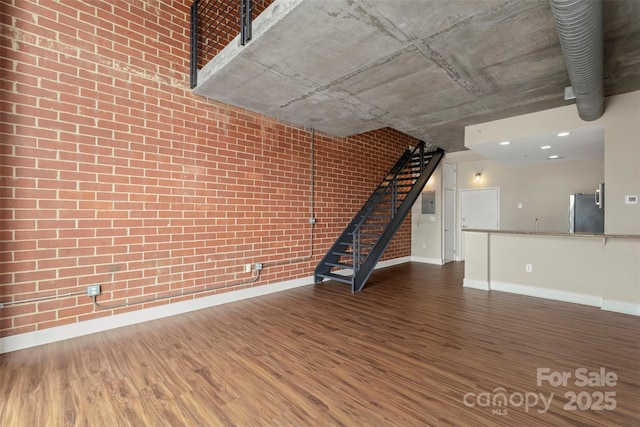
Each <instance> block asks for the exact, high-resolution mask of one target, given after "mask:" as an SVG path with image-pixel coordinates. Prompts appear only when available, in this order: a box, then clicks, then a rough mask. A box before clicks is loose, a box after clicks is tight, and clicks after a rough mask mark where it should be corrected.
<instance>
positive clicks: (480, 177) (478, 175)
mask: <svg viewBox="0 0 640 427" xmlns="http://www.w3.org/2000/svg"><path fill="white" fill-rule="evenodd" d="M481 179H482V172H478V173H477V174H476V182H480V180H481Z"/></svg>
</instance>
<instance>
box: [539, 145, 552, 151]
mask: <svg viewBox="0 0 640 427" xmlns="http://www.w3.org/2000/svg"><path fill="white" fill-rule="evenodd" d="M549 148H551V146H550V145H543V146H542V147H540V149H541V150H548V149H549Z"/></svg>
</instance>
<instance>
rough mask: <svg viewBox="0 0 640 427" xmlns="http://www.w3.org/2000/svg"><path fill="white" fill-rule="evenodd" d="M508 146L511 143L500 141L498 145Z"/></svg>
mask: <svg viewBox="0 0 640 427" xmlns="http://www.w3.org/2000/svg"><path fill="white" fill-rule="evenodd" d="M509 144H511V141H502V142H501V143H500V145H509Z"/></svg>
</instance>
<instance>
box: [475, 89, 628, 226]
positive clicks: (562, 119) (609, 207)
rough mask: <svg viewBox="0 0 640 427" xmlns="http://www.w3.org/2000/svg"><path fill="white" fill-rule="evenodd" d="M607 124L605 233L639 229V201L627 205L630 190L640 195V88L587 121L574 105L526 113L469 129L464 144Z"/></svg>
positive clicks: (609, 103)
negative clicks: (626, 197)
mask: <svg viewBox="0 0 640 427" xmlns="http://www.w3.org/2000/svg"><path fill="white" fill-rule="evenodd" d="M593 125H602V126H603V127H604V159H605V160H604V162H605V165H604V182H605V184H606V202H605V203H606V210H605V232H606V233H610V234H640V205H625V203H624V196H625V195H639V196H640V91H636V92H631V93H626V94H623V95H617V96H612V97H609V98H607V99H606V101H605V112H604V115H603V116H602V117H601V118H599V119H598V120H595V121H593V122H584V121H582V120H581V119H580V117H579V116H578V111H577V108H576V106H575V105H568V106H566V107H560V108H554V109H551V110H545V111H540V112H537V113H531V114H524V115H522V116H517V117H510V118H508V119H502V120H496V121H493V122H487V123H482V124H478V125H474V126H467V127H466V128H465V145H466V146H467V147H470V148H473V145H475V144H481V143H485V142H491V141H503V140H511V139H516V138H523V137H528V136H532V135H538V134H550V133H555V132H560V131H563V130H567V129H577V128H580V127H585V126H593Z"/></svg>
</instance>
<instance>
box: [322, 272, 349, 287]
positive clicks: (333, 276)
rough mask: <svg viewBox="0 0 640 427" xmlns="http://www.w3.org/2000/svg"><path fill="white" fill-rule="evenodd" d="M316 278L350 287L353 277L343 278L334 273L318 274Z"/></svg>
mask: <svg viewBox="0 0 640 427" xmlns="http://www.w3.org/2000/svg"><path fill="white" fill-rule="evenodd" d="M318 276H320V277H324V278H325V279H329V280H335V281H336V282H342V283H346V284H347V285H350V284H351V281H352V280H353V276H343V275H341V274H334V273H319V274H318Z"/></svg>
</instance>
